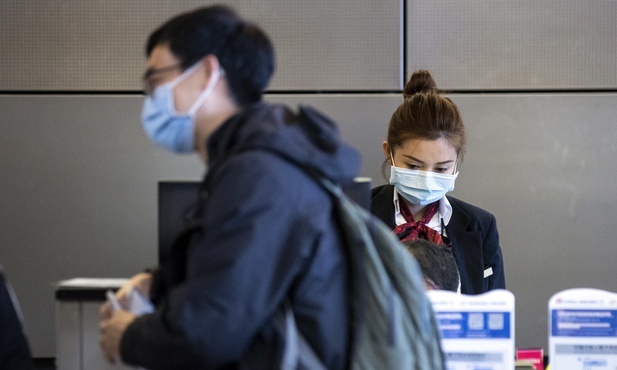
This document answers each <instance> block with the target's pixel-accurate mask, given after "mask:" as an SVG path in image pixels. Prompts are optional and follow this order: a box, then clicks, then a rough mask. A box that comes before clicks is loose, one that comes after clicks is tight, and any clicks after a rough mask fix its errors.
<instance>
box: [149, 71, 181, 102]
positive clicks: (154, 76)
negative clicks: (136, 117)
mask: <svg viewBox="0 0 617 370" xmlns="http://www.w3.org/2000/svg"><path fill="white" fill-rule="evenodd" d="M181 68H182V64H180V63H178V64H174V65H171V66H167V67H161V68H149V69H148V70H147V71H146V72H145V73H144V75H143V77H142V78H141V79H142V84H143V88H144V93H145V94H146V95H151V94H152V92H154V89H156V85H157V83H156V82H157V81H158V80H159V79H160V78H161V76H160V75H161V74H163V73H168V72H171V71H175V70H177V69H181Z"/></svg>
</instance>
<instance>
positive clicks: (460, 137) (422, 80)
mask: <svg viewBox="0 0 617 370" xmlns="http://www.w3.org/2000/svg"><path fill="white" fill-rule="evenodd" d="M403 98H404V101H403V103H402V104H401V105H399V107H398V108H397V109H396V110H395V111H394V113H393V114H392V117H391V118H390V125H389V126H388V134H387V139H386V141H384V143H383V149H384V152H385V154H386V159H385V161H384V169H385V166H386V165H387V164H388V163H390V164H392V163H391V161H392V159H394V160H395V162H397V163H398V162H402V160H398V161H397V160H396V159H397V157H396V155H395V154H396V151H397V149H400V148H402V147H404V146H405V145H406V144H407V143H409V142H410V141H412V140H425V141H433V142H434V141H438V140H440V139H443V140H445V142H446V143H447V144H448V145H449V146H450V147H451V148H452V149H453V151H454V153H456V162H457V164H460V162H462V160H463V155H464V153H465V145H466V143H467V136H466V134H465V125H464V124H463V120H462V118H461V114H460V112H459V110H458V108H457V107H456V105H455V104H454V103H453V102H452V100H450V99H449V98H447V97H445V96H444V95H443V91H442V90H440V89H439V88H437V84H436V83H435V80H434V79H433V76H431V74H430V73H429V72H428V71H426V70H418V71H415V72H414V73H413V74H412V75H411V78H410V79H409V81H408V82H407V84H406V85H405V89H404V91H403ZM392 165H394V164H392ZM450 173H452V172H450Z"/></svg>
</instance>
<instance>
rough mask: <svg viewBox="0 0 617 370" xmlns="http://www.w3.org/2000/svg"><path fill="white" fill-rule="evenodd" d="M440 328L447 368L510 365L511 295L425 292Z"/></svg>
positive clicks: (488, 369)
mask: <svg viewBox="0 0 617 370" xmlns="http://www.w3.org/2000/svg"><path fill="white" fill-rule="evenodd" d="M427 294H428V297H429V299H430V300H431V302H432V304H433V309H434V311H435V316H436V317H437V321H438V323H439V328H440V330H441V336H442V339H441V346H442V349H443V351H444V353H445V356H446V368H447V370H511V369H513V368H514V295H513V294H512V293H511V292H509V291H507V290H494V291H491V292H487V293H484V294H480V295H474V296H471V295H462V294H457V293H454V292H449V291H441V290H433V291H428V292H427Z"/></svg>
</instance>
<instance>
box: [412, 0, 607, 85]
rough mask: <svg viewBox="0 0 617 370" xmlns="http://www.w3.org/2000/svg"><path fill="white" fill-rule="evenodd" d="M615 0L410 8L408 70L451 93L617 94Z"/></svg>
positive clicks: (423, 3)
mask: <svg viewBox="0 0 617 370" xmlns="http://www.w3.org/2000/svg"><path fill="white" fill-rule="evenodd" d="M615 19H617V2H616V1H614V0H598V1H579V0H548V1H533V0H522V1H507V0H498V1H493V0H469V1H457V0H413V1H412V0H409V1H407V22H406V25H407V29H406V32H407V45H406V50H405V55H406V56H407V70H408V71H412V70H415V69H420V68H424V69H429V70H431V71H432V72H433V73H434V74H435V75H436V76H437V77H438V82H439V83H440V84H441V87H443V88H447V89H452V90H512V89H514V90H520V89H532V90H533V89H615V88H617V58H616V57H615V56H616V55H617V43H616V42H615V35H616V34H617V22H615Z"/></svg>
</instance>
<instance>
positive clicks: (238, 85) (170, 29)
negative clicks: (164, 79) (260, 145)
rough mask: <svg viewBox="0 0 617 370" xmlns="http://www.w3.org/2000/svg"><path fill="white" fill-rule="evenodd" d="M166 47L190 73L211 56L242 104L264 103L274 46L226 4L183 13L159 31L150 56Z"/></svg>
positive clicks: (151, 40)
mask: <svg viewBox="0 0 617 370" xmlns="http://www.w3.org/2000/svg"><path fill="white" fill-rule="evenodd" d="M162 45H165V46H167V47H169V50H170V51H171V52H172V54H173V55H174V56H175V57H176V58H177V59H178V61H179V62H180V69H181V70H182V71H183V70H186V69H187V68H189V67H191V66H192V65H193V64H195V63H197V62H199V61H200V60H201V59H202V58H204V57H205V56H207V55H213V56H215V57H216V58H217V59H218V62H219V64H220V66H221V68H222V69H223V70H224V71H225V78H226V79H227V82H228V84H229V87H230V88H229V90H230V92H231V94H232V96H233V98H234V99H235V101H236V103H237V104H238V105H241V106H243V105H246V104H250V103H254V102H257V101H259V100H261V95H262V93H263V92H264V90H265V88H266V86H267V85H268V83H269V81H270V77H272V74H273V73H274V69H275V58H274V47H273V45H272V44H271V42H270V40H269V38H268V36H267V35H266V34H265V33H264V32H263V31H262V30H261V29H260V28H259V27H258V26H257V25H255V24H253V23H251V22H248V21H246V20H244V19H242V18H240V17H239V16H238V15H237V14H236V13H235V12H234V11H233V10H232V9H231V8H228V7H226V6H222V5H215V6H210V7H204V8H199V9H196V10H194V11H191V12H188V13H183V14H180V15H178V16H176V17H174V18H172V19H170V20H169V21H168V22H166V23H165V24H163V25H162V26H161V27H159V28H158V29H157V30H155V31H154V32H153V33H152V34H151V35H150V37H149V39H148V42H147V44H146V56H147V57H150V56H151V54H152V52H153V50H154V49H155V48H156V47H158V46H162Z"/></svg>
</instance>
